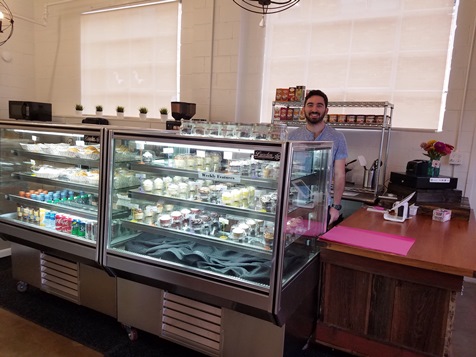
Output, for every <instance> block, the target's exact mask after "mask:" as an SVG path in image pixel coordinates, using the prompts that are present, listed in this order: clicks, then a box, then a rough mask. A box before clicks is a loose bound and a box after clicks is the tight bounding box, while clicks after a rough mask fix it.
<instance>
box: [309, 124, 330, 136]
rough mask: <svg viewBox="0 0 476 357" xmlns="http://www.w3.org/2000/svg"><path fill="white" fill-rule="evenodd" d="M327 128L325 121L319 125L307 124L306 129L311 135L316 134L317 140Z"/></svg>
mask: <svg viewBox="0 0 476 357" xmlns="http://www.w3.org/2000/svg"><path fill="white" fill-rule="evenodd" d="M325 126H326V123H324V121H320V122H319V123H317V124H310V123H307V124H306V129H307V130H309V131H310V132H311V133H313V134H314V139H317V137H318V136H319V135H321V133H322V131H323V130H324V127H325Z"/></svg>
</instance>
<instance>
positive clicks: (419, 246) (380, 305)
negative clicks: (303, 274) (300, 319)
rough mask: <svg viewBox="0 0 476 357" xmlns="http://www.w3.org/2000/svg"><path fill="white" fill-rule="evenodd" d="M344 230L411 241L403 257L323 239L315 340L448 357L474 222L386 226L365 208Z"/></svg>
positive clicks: (470, 264) (475, 260) (474, 252)
mask: <svg viewBox="0 0 476 357" xmlns="http://www.w3.org/2000/svg"><path fill="white" fill-rule="evenodd" d="M341 225H343V226H348V227H354V228H360V229H366V230H372V231H376V232H385V233H390V234H396V235H401V236H407V237H412V238H415V243H414V244H413V246H412V247H411V248H410V250H409V252H408V254H407V255H406V256H401V255H396V254H390V253H382V252H377V251H372V250H369V249H364V248H358V247H352V246H349V245H344V244H338V243H333V242H328V241H321V243H322V244H323V245H324V247H323V248H322V253H321V265H322V269H321V270H322V276H321V293H320V317H319V321H318V323H317V328H316V341H317V342H319V343H322V344H326V345H330V346H333V347H336V348H338V349H342V350H345V351H348V352H351V353H354V354H356V355H363V356H448V353H449V352H448V351H449V346H450V344H451V331H452V325H453V319H454V311H455V298H456V293H457V292H459V291H461V288H462V284H463V277H464V276H470V277H474V276H476V275H475V274H476V273H475V272H476V234H475V232H476V221H475V217H474V213H472V214H471V218H470V220H469V221H466V220H457V219H453V220H450V221H448V222H437V221H433V220H432V219H431V217H428V216H415V217H412V218H411V219H409V220H406V221H405V222H403V223H397V222H390V221H385V220H384V219H383V216H382V213H378V212H368V211H366V210H365V209H364V208H362V209H360V210H358V211H357V212H355V213H354V214H353V215H352V216H350V217H349V218H347V219H346V220H344V222H342V223H341Z"/></svg>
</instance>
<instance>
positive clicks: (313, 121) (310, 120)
mask: <svg viewBox="0 0 476 357" xmlns="http://www.w3.org/2000/svg"><path fill="white" fill-rule="evenodd" d="M310 114H311V115H312V114H317V113H315V112H312V113H310ZM318 115H319V114H318ZM304 116H305V117H306V121H307V122H308V123H309V124H312V125H315V124H319V123H320V122H321V121H323V120H324V117H325V116H326V113H323V114H321V115H319V116H318V117H317V118H313V117H311V116H309V115H308V114H307V113H304Z"/></svg>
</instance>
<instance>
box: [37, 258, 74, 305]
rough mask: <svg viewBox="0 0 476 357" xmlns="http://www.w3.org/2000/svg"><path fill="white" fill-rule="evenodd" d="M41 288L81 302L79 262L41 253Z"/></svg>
mask: <svg viewBox="0 0 476 357" xmlns="http://www.w3.org/2000/svg"><path fill="white" fill-rule="evenodd" d="M41 289H42V290H44V291H46V292H48V293H50V294H53V295H57V296H60V297H62V298H64V299H67V300H70V301H73V302H76V303H79V267H78V263H75V262H71V261H68V260H64V259H60V258H57V257H54V256H51V255H48V254H45V253H41Z"/></svg>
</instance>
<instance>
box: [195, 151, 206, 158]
mask: <svg viewBox="0 0 476 357" xmlns="http://www.w3.org/2000/svg"><path fill="white" fill-rule="evenodd" d="M197 157H205V150H197Z"/></svg>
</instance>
